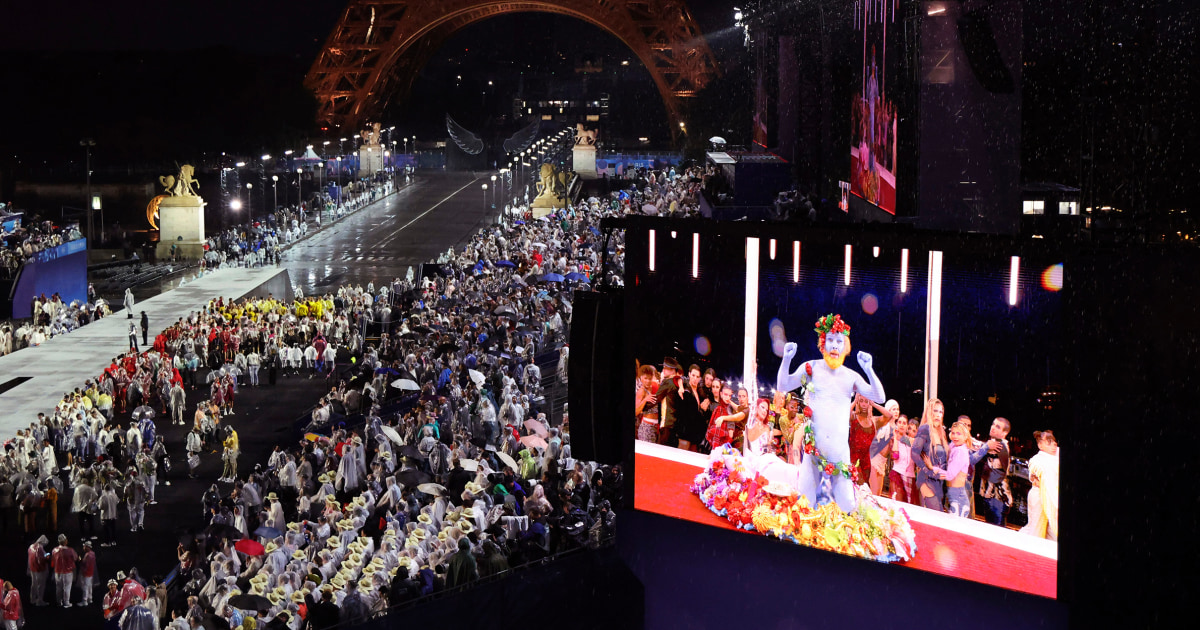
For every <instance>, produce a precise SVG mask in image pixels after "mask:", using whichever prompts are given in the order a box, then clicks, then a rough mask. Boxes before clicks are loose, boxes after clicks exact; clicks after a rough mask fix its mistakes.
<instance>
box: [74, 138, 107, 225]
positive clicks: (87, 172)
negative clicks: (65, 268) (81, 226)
mask: <svg viewBox="0 0 1200 630" xmlns="http://www.w3.org/2000/svg"><path fill="white" fill-rule="evenodd" d="M79 146H81V147H83V156H84V157H83V160H84V164H83V171H84V175H83V176H84V179H85V180H86V186H87V192H86V194H87V199H86V200H85V201H84V206H83V207H84V208H86V209H87V223H88V226H87V230H88V231H87V235H88V243H87V245H88V249H91V248H92V247H93V245H92V241H93V240H95V238H96V235H95V233H94V232H93V230H94V229H95V226H94V225H93V221H92V216H93V212H94V211H93V209H92V147H94V146H96V141H95V140H92V139H91V138H84V139H83V140H80V141H79ZM100 229H101V230H103V229H104V218H103V215H102V216H101V219H100Z"/></svg>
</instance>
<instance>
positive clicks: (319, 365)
mask: <svg viewBox="0 0 1200 630" xmlns="http://www.w3.org/2000/svg"><path fill="white" fill-rule="evenodd" d="M606 213H607V214H613V213H614V210H613V209H611V208H609V207H604V206H601V205H600V204H599V203H590V204H589V203H583V204H580V205H579V206H578V207H575V208H571V209H568V210H566V211H563V212H560V213H558V214H557V215H555V216H551V217H547V218H545V219H541V220H529V221H515V222H513V224H512V225H505V226H494V227H491V228H488V229H485V230H483V231H481V232H480V233H478V234H476V235H475V236H474V238H473V239H472V240H471V241H470V242H469V244H468V245H466V246H465V247H464V248H463V249H462V250H460V251H458V252H449V253H448V254H446V255H444V256H442V257H441V258H440V259H439V261H438V262H439V263H440V264H438V265H431V266H429V268H431V269H434V270H435V271H436V273H434V274H430V275H427V276H426V277H423V278H416V277H414V276H413V274H412V273H411V272H410V274H409V276H408V277H407V278H404V279H399V278H397V279H395V280H394V281H393V282H390V283H386V284H381V285H379V286H375V285H374V283H368V285H367V286H366V287H365V288H364V287H361V286H349V285H347V286H343V287H341V288H339V289H338V290H337V291H335V292H333V293H330V294H326V295H321V296H304V295H299V294H298V295H297V296H296V298H295V299H294V300H292V301H289V302H285V301H283V300H279V299H276V298H274V296H268V297H266V298H248V299H242V300H233V301H231V300H225V299H217V300H213V301H212V302H210V303H208V304H206V305H205V306H204V308H203V309H201V310H197V311H194V312H192V313H190V314H189V315H188V316H187V317H184V318H181V319H180V320H178V321H176V322H174V323H172V324H170V325H169V326H167V327H166V328H165V329H164V330H163V331H162V332H161V333H160V334H158V335H157V336H155V337H154V338H153V343H152V344H146V343H145V342H146V341H148V339H147V338H145V337H143V339H142V341H143V347H141V348H140V349H138V348H137V347H136V341H137V340H136V324H135V321H131V322H130V330H131V348H130V350H129V351H128V352H126V353H124V354H122V355H121V356H118V357H115V358H114V359H113V361H112V362H111V364H110V365H109V366H107V367H106V368H104V370H103V371H102V372H100V373H99V374H98V375H97V376H96V377H95V378H93V379H89V380H88V381H87V382H86V383H83V384H82V385H81V386H80V387H78V388H76V389H75V390H73V391H71V392H69V393H67V394H66V395H65V396H64V397H63V399H62V401H60V402H59V404H58V406H57V408H56V409H55V411H54V412H53V413H51V414H50V415H45V414H41V415H39V418H38V419H37V421H35V422H33V423H31V425H30V426H29V428H28V429H25V430H22V431H20V432H19V433H18V435H17V436H16V437H15V438H14V439H13V440H11V441H10V442H9V443H7V444H6V447H5V453H4V458H3V460H2V461H0V467H3V469H4V471H5V473H6V474H5V475H4V476H3V477H4V479H3V480H0V507H4V501H5V500H7V501H8V502H9V504H10V505H17V506H20V509H19V512H20V514H21V517H22V524H21V525H22V527H23V529H24V530H25V532H26V534H27V535H28V536H30V537H32V536H33V535H35V534H38V533H39V532H43V531H47V532H54V533H58V532H60V531H61V530H62V527H61V526H60V524H59V522H58V503H59V501H58V499H59V496H60V495H61V494H62V493H64V492H70V493H71V494H72V496H71V499H70V506H71V507H70V509H71V512H72V520H73V521H76V522H77V524H78V527H79V532H80V535H81V536H82V540H81V544H82V546H81V547H80V548H78V550H73V549H74V548H73V547H72V546H71V545H70V544H69V541H68V540H67V539H66V538H65V536H64V537H61V538H59V540H58V543H59V544H58V546H57V547H55V548H54V549H53V550H50V549H48V548H47V545H48V544H49V540H48V539H47V540H42V539H39V540H37V541H35V542H34V543H33V545H31V546H30V548H29V550H28V563H29V564H28V570H29V574H30V576H31V583H30V584H31V586H30V591H29V598H28V601H29V602H30V603H32V604H34V605H35V606H40V605H48V604H49V603H51V602H50V601H49V598H48V597H46V595H45V590H44V589H45V584H46V581H47V580H48V575H49V572H50V571H51V570H53V571H54V572H55V585H56V592H55V595H56V597H55V598H54V600H53V603H55V604H57V605H60V606H69V605H71V604H72V603H75V604H76V605H83V606H87V605H90V604H91V603H92V601H93V600H92V595H93V594H92V589H91V585H92V584H93V582H92V580H93V579H95V578H96V573H97V571H96V568H95V556H94V553H93V552H92V551H91V547H92V545H93V544H100V545H101V546H115V545H116V544H117V542H118V540H117V536H116V531H117V527H118V525H117V523H118V521H119V520H121V519H122V518H126V519H127V520H128V523H129V527H130V529H131V531H135V532H136V531H141V530H142V529H143V528H144V520H145V512H146V510H147V509H148V506H153V505H155V504H156V498H155V496H156V493H157V492H159V491H162V490H161V487H162V486H164V485H169V483H170V482H169V479H170V477H171V468H172V461H171V457H170V456H169V455H168V450H170V451H172V452H175V453H178V454H179V457H180V458H181V459H182V462H186V464H187V472H188V475H189V476H196V474H197V469H198V467H199V464H200V458H201V457H208V456H213V455H214V454H215V453H216V452H220V453H221V455H220V457H221V460H222V464H223V470H222V475H221V477H220V478H219V479H217V480H216V483H215V484H213V485H212V486H211V487H210V489H209V490H208V492H206V493H205V494H204V496H203V499H202V507H203V525H204V528H203V532H204V534H203V535H198V536H196V537H195V538H194V539H192V540H190V541H188V542H184V543H181V544H180V546H179V548H178V549H176V550H175V554H176V559H177V560H178V562H179V569H180V571H179V574H178V575H179V578H177V579H176V580H175V583H173V584H172V586H171V588H168V587H167V585H166V584H164V583H163V580H162V579H160V578H157V577H155V578H152V579H151V580H149V581H147V580H145V579H144V578H142V577H140V576H138V575H137V572H136V571H135V570H130V571H129V574H128V575H125V574H124V573H121V574H118V575H116V577H115V578H113V579H112V580H110V581H108V582H107V585H108V589H109V593H108V594H107V595H105V596H104V597H103V598H102V600H101V601H100V603H101V604H102V606H103V614H104V617H105V619H107V620H108V622H109V623H110V624H112V625H113V626H114V627H118V626H119V627H121V628H139V629H140V628H157V627H161V626H162V625H164V624H166V625H167V627H172V628H199V627H204V628H211V627H221V628H224V627H230V628H238V627H241V628H250V627H276V628H282V627H287V628H292V629H293V630H296V629H298V628H300V627H302V625H303V624H305V623H307V624H308V625H307V626H306V627H312V628H324V627H329V626H331V625H332V624H334V623H337V622H338V620H348V619H357V618H363V617H366V616H369V615H373V614H376V613H379V612H382V611H384V610H385V609H387V608H388V607H390V606H395V605H397V604H400V603H403V602H406V601H410V600H412V599H415V598H418V597H421V596H423V595H427V594H430V593H433V592H437V591H438V590H441V589H447V588H455V587H458V586H461V585H463V584H466V583H469V582H471V581H472V580H475V579H477V578H481V577H486V576H489V575H494V574H497V573H501V572H503V571H505V570H507V569H508V568H509V567H512V566H517V565H521V564H524V563H526V562H529V561H533V560H537V559H541V558H544V557H547V556H549V555H552V554H555V553H558V552H561V551H564V550H568V549H572V548H577V547H587V546H594V545H596V544H599V542H600V541H603V540H606V539H608V538H609V537H611V535H612V533H613V528H614V527H615V517H614V515H613V513H612V510H611V505H612V503H613V501H615V500H617V499H619V493H620V492H621V488H622V485H623V481H622V473H621V470H620V466H619V465H616V466H601V465H599V464H596V463H594V462H583V461H577V460H576V459H575V458H573V457H572V456H571V446H570V435H569V417H568V416H567V414H566V412H565V410H562V409H561V408H554V409H552V408H550V407H549V406H548V404H547V399H546V395H545V394H546V392H545V391H544V390H543V382H544V381H545V379H544V378H543V376H542V373H541V367H539V365H538V363H537V358H538V357H539V356H541V357H543V361H545V360H546V356H547V355H551V356H556V357H557V366H556V373H555V374H554V375H553V380H555V381H557V382H558V384H561V385H565V383H566V380H567V376H568V375H567V370H566V364H567V356H568V352H569V347H568V345H567V344H566V339H567V334H568V328H569V322H570V313H571V310H570V309H571V304H570V300H569V299H568V291H567V289H569V288H570V287H572V286H575V285H576V284H586V283H587V282H588V281H589V279H590V276H591V275H592V274H595V273H597V272H598V271H599V265H600V255H599V253H598V250H599V248H600V246H601V245H600V242H599V239H598V236H599V234H600V232H599V230H598V229H596V228H597V227H598V222H599V220H600V218H601V216H602V215H604V214H606ZM219 242H220V245H219V246H218V248H219V249H224V248H227V247H236V248H238V249H242V242H239V241H238V240H237V239H225V238H221V239H220V241H219ZM247 249H250V251H253V249H251V248H247ZM620 251H621V249H620V248H618V249H617V252H616V253H615V254H614V259H616V260H618V261H619V259H620V256H621V253H620ZM548 274H560V275H570V274H578V275H577V277H576V278H574V279H563V278H560V279H554V278H553V277H549V278H547V275H548ZM127 308H128V310H129V311H130V316H131V317H132V316H133V315H134V311H133V306H132V304H130V305H127ZM144 327H145V325H144V324H143V328H144ZM280 376H285V377H289V378H290V377H299V378H308V379H320V381H321V382H322V384H323V385H322V386H321V387H322V388H325V389H327V390H328V393H327V394H326V395H324V396H322V397H321V400H320V401H319V402H318V404H317V405H316V406H315V408H314V409H313V411H312V414H311V421H310V422H309V424H308V426H307V427H305V436H304V439H302V440H300V441H298V442H296V443H294V444H281V445H279V446H278V447H277V448H276V450H275V451H274V452H273V453H272V455H271V456H270V458H269V460H268V461H267V462H265V463H264V462H259V463H257V464H256V465H255V466H254V467H253V468H252V469H251V472H249V474H246V473H245V472H239V468H240V467H239V465H238V464H239V462H238V459H239V455H240V454H241V451H242V446H241V438H240V436H239V435H238V431H237V430H236V428H235V426H234V425H235V424H236V423H237V422H240V421H242V420H243V419H244V416H245V414H244V413H241V414H239V412H240V410H239V409H238V408H237V406H236V404H235V403H236V401H237V398H238V391H239V388H242V387H258V386H264V385H265V386H269V385H272V384H274V383H275V382H276V380H277V378H279V377H280ZM188 392H200V397H202V398H203V400H201V401H200V402H199V403H198V404H197V405H195V406H194V407H191V406H190V405H189V403H188ZM196 397H197V395H196V394H195V393H193V399H194V398H196ZM560 414H561V415H560ZM156 418H157V419H158V422H159V423H161V422H163V421H164V420H163V419H164V418H169V419H170V422H171V423H172V424H174V425H183V426H189V425H190V430H189V431H188V432H187V434H186V437H184V439H183V440H182V441H181V443H179V444H175V443H172V444H168V441H167V439H166V436H165V435H164V433H165V432H164V431H160V429H159V426H158V424H156V421H155V419H156ZM172 433H175V431H172ZM182 462H180V463H182ZM176 466H177V468H178V469H179V471H177V472H176V473H175V475H176V476H179V475H181V474H182V472H180V471H181V470H182V467H179V466H178V463H177V464H176ZM242 470H245V469H244V468H243V469H242ZM0 511H4V513H5V514H6V515H7V510H0ZM97 515H99V517H100V519H99V520H100V528H99V529H97V527H96V523H95V520H96V516H97ZM5 525H6V526H7V521H5ZM96 541H98V542H96ZM68 552H70V553H68ZM89 558H90V559H89ZM67 574H70V575H71V576H78V580H76V581H75V582H74V584H73V583H72V581H71V580H68V579H67V578H66V577H61V578H60V576H66V575H67ZM85 578H86V579H85ZM72 579H74V577H72ZM5 589H6V590H5V594H4V601H5V602H8V600H9V592H10V591H11V592H12V593H16V589H15V587H14V586H12V585H11V584H9V585H7V586H5ZM12 597H13V601H14V602H15V607H16V614H18V615H23V612H22V611H20V601H21V600H20V596H19V594H17V595H13V596H12ZM5 609H6V611H7V609H8V607H7V605H6V606H5ZM6 615H7V612H6ZM246 620H252V621H251V622H250V623H247V622H246Z"/></svg>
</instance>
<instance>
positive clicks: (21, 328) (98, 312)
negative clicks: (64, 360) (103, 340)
mask: <svg viewBox="0 0 1200 630" xmlns="http://www.w3.org/2000/svg"><path fill="white" fill-rule="evenodd" d="M89 293H90V299H89V300H88V301H86V302H83V303H80V302H79V300H72V301H71V302H70V303H69V304H68V303H66V302H64V301H63V299H62V297H61V296H60V295H59V294H57V293H55V294H53V295H51V296H50V297H46V296H45V295H42V296H38V297H36V298H34V299H33V305H32V308H31V311H30V312H31V313H32V314H33V317H31V318H29V319H27V320H19V321H17V320H10V321H4V322H0V357H2V356H4V355H6V354H9V353H12V352H16V351H17V350H21V349H23V348H31V347H35V346H40V345H42V344H43V343H45V342H46V340H47V339H50V338H51V337H57V336H59V335H65V334H67V333H69V332H71V331H73V330H76V329H78V328H79V327H80V326H85V325H87V324H90V323H91V322H93V321H95V320H97V319H101V318H103V317H106V316H108V315H109V314H111V310H110V309H109V306H108V302H106V301H105V300H104V298H102V297H98V296H96V295H95V294H94V292H91V291H89Z"/></svg>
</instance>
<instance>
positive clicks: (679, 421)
mask: <svg viewBox="0 0 1200 630" xmlns="http://www.w3.org/2000/svg"><path fill="white" fill-rule="evenodd" d="M627 237H628V239H630V240H633V239H639V240H640V239H645V240H646V241H647V242H646V243H644V244H640V245H639V246H638V247H631V248H630V250H629V251H630V256H629V257H627V259H626V273H627V281H626V290H627V291H628V293H629V295H628V303H629V304H630V306H629V307H628V308H629V309H630V313H629V314H628V315H627V317H628V318H629V319H628V320H627V324H629V325H628V329H629V335H631V341H630V347H631V349H632V353H633V356H631V357H628V361H629V364H630V368H631V370H633V371H635V372H631V376H633V378H632V379H631V380H632V381H633V382H631V383H630V384H629V390H628V396H629V397H630V398H632V399H633V405H634V406H633V409H634V417H632V418H628V419H627V420H628V421H629V422H630V423H633V424H634V425H635V426H636V435H637V441H636V442H635V444H634V452H635V480H634V488H635V503H634V505H635V507H636V508H637V509H640V510H645V511H649V512H655V513H659V514H663V515H667V516H671V517H675V518H681V519H686V520H689V521H695V522H698V523H704V524H707V525H711V526H714V527H721V528H727V529H738V530H741V531H744V532H747V533H751V534H755V535H764V536H769V537H773V538H776V539H779V540H780V541H781V542H784V543H787V544H796V545H804V546H807V547H813V548H817V549H824V550H828V551H832V552H836V553H841V554H845V555H850V556H856V557H860V558H865V559H870V560H875V561H880V562H887V563H892V564H896V565H899V566H905V567H910V568H915V569H920V570H924V571H931V572H935V573H940V574H944V575H950V576H954V577H959V578H963V579H968V580H973V581H978V582H983V583H986V584H991V585H995V586H999V587H1003V588H1007V589H1012V590H1017V591H1023V592H1028V593H1034V594H1037V595H1041V596H1045V597H1051V598H1053V597H1055V596H1056V593H1057V586H1056V584H1057V565H1058V561H1057V558H1058V544H1057V537H1058V512H1057V505H1058V455H1057V452H1058V451H1057V448H1058V440H1060V439H1062V440H1064V441H1065V439H1066V433H1067V431H1066V428H1067V427H1065V426H1064V424H1063V423H1064V421H1063V420H1062V419H1061V418H1062V417H1064V414H1063V411H1062V404H1063V395H1062V393H1061V388H1060V383H1061V382H1062V381H1063V374H1062V369H1063V361H1062V351H1063V347H1062V341H1061V337H1062V327H1063V322H1062V315H1061V290H1062V288H1063V267H1062V265H1061V264H1060V261H1057V260H1054V258H1053V257H1052V256H1051V255H1040V254H1034V255H1030V254H1028V253H1026V254H1024V255H1022V254H1021V253H1018V252H1009V251H1006V250H1005V248H1004V247H990V248H982V247H981V248H959V249H957V250H955V251H951V250H949V249H944V250H943V249H936V248H933V247H930V246H928V244H925V245H922V246H921V247H919V248H918V247H915V246H905V245H904V244H902V243H895V242H892V241H891V237H880V239H879V241H878V244H877V245H876V244H871V243H869V242H868V243H867V244H865V245H864V244H863V242H862V239H861V238H859V239H858V241H859V242H858V244H857V245H852V244H847V243H844V242H833V241H831V240H830V239H829V238H828V236H823V237H822V238H820V239H817V238H815V237H814V239H812V240H791V239H786V240H785V239H772V238H755V237H751V238H747V237H745V236H719V235H709V234H699V233H693V232H682V231H678V230H676V231H666V230H650V231H649V234H647V232H646V231H641V232H634V231H629V232H627ZM651 241H652V242H651ZM985 250H986V251H991V252H993V253H982V252H984V251H985ZM635 257H636V259H635Z"/></svg>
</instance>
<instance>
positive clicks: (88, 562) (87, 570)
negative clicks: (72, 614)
mask: <svg viewBox="0 0 1200 630" xmlns="http://www.w3.org/2000/svg"><path fill="white" fill-rule="evenodd" d="M95 579H96V552H94V551H92V542H91V541H90V540H85V541H83V558H82V559H80V561H79V591H80V593H81V594H82V599H81V600H80V602H79V603H78V604H76V606H91V605H92V590H93V589H92V584H93V583H94V581H95Z"/></svg>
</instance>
